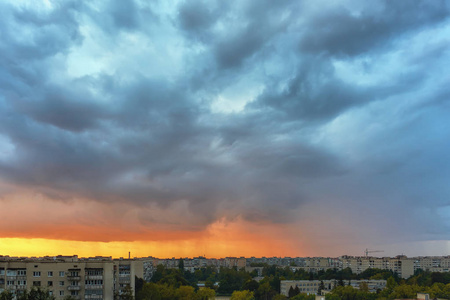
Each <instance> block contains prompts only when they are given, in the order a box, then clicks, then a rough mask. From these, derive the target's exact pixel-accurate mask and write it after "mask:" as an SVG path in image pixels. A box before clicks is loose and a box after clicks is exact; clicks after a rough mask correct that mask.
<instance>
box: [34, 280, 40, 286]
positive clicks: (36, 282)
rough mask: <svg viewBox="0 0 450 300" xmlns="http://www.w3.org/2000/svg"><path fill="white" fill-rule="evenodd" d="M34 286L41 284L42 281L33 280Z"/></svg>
mask: <svg viewBox="0 0 450 300" xmlns="http://www.w3.org/2000/svg"><path fill="white" fill-rule="evenodd" d="M33 286H41V282H40V281H33Z"/></svg>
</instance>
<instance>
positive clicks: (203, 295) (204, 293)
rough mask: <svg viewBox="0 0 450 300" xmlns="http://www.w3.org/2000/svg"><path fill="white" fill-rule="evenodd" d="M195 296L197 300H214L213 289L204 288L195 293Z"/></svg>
mask: <svg viewBox="0 0 450 300" xmlns="http://www.w3.org/2000/svg"><path fill="white" fill-rule="evenodd" d="M197 296H198V299H199V300H209V299H214V298H215V297H216V292H215V291H214V290H213V289H210V288H207V287H205V288H203V289H199V290H198V291H197Z"/></svg>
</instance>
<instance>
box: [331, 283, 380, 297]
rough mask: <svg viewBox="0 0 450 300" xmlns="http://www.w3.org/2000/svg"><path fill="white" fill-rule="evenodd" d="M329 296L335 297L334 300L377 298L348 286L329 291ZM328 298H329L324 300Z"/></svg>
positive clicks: (374, 295)
mask: <svg viewBox="0 0 450 300" xmlns="http://www.w3.org/2000/svg"><path fill="white" fill-rule="evenodd" d="M330 295H332V296H336V297H335V299H340V300H375V299H376V298H377V296H376V294H375V293H369V292H367V291H361V290H358V289H355V288H353V287H352V286H349V285H347V286H338V287H336V288H335V289H333V291H331V293H330ZM327 296H328V295H327ZM330 298H331V296H330V297H327V298H326V299H330Z"/></svg>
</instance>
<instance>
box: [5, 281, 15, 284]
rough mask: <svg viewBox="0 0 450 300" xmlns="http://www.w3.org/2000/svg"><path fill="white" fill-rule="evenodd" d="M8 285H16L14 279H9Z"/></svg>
mask: <svg viewBox="0 0 450 300" xmlns="http://www.w3.org/2000/svg"><path fill="white" fill-rule="evenodd" d="M6 285H14V280H7V281H6Z"/></svg>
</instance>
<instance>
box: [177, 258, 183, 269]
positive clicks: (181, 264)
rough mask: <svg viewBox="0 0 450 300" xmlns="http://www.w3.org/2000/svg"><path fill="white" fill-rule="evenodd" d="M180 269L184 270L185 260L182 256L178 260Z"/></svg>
mask: <svg viewBox="0 0 450 300" xmlns="http://www.w3.org/2000/svg"><path fill="white" fill-rule="evenodd" d="M178 269H180V271H181V272H183V271H184V260H183V259H182V258H180V259H179V260H178Z"/></svg>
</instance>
